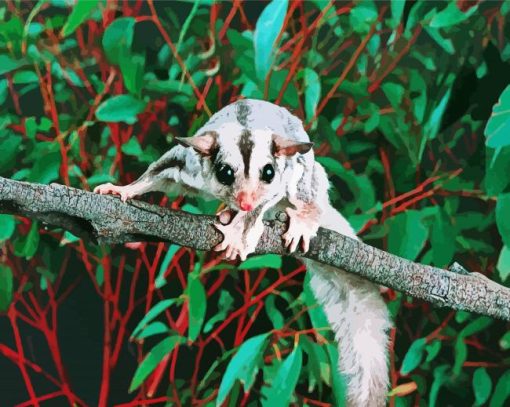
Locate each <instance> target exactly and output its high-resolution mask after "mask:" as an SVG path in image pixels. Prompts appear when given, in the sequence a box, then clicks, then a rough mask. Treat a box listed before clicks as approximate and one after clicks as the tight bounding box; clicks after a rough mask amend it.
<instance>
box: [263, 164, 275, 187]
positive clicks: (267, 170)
mask: <svg viewBox="0 0 510 407" xmlns="http://www.w3.org/2000/svg"><path fill="white" fill-rule="evenodd" d="M273 178H274V168H273V166H272V165H271V164H266V165H265V166H264V168H262V172H261V174H260V179H261V180H262V181H264V182H267V183H268V184H270V183H271V181H272V180H273Z"/></svg>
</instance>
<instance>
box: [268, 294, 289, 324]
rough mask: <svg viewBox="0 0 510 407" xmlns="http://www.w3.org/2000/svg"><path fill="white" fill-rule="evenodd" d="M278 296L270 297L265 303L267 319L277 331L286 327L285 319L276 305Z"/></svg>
mask: <svg viewBox="0 0 510 407" xmlns="http://www.w3.org/2000/svg"><path fill="white" fill-rule="evenodd" d="M275 300H276V296H274V295H270V296H268V297H267V298H266V300H265V301H264V308H265V310H266V314H267V317H268V318H269V319H270V320H271V322H272V323H273V327H274V328H275V329H281V328H282V327H283V326H284V325H285V318H284V317H283V315H282V313H281V312H280V310H279V309H278V308H277V307H276V304H275Z"/></svg>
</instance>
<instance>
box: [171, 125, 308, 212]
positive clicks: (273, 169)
mask: <svg viewBox="0 0 510 407" xmlns="http://www.w3.org/2000/svg"><path fill="white" fill-rule="evenodd" d="M178 141H179V142H180V143H182V144H184V145H186V146H188V147H192V148H193V149H194V150H195V151H196V152H198V153H199V154H200V155H201V156H202V162H203V166H204V170H205V171H204V172H205V176H206V178H207V182H208V189H209V192H210V193H212V194H213V195H214V196H216V197H217V198H218V199H221V200H222V201H223V202H225V203H226V204H228V205H229V206H230V207H232V208H235V209H238V210H242V211H252V210H254V209H256V208H258V207H259V206H261V205H263V204H265V203H267V202H269V201H270V200H272V199H274V198H275V197H278V196H283V194H284V193H285V183H286V180H285V179H283V177H285V176H286V175H285V174H287V173H288V171H287V172H285V171H284V170H285V168H286V166H287V165H289V158H291V157H293V156H295V155H296V154H305V153H307V152H308V151H310V150H311V148H312V145H313V143H310V142H299V141H295V140H290V139H286V138H285V137H284V136H280V135H276V134H274V133H273V132H272V131H271V130H269V129H248V128H246V127H243V126H242V125H240V124H239V123H235V122H233V123H225V124H222V125H221V126H219V127H218V128H217V129H216V130H209V131H205V132H204V133H201V134H198V135H196V136H193V137H187V138H180V139H178Z"/></svg>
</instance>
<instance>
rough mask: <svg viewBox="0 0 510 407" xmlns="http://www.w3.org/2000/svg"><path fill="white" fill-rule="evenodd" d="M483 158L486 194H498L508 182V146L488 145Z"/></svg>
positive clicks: (509, 170) (509, 168)
mask: <svg viewBox="0 0 510 407" xmlns="http://www.w3.org/2000/svg"><path fill="white" fill-rule="evenodd" d="M486 151H487V154H486V158H485V173H486V174H485V180H484V186H485V190H486V191H487V194H488V195H492V196H494V195H498V194H500V193H501V192H503V191H504V189H505V188H506V187H507V185H508V183H509V182H510V146H507V147H501V148H497V149H496V150H495V149H493V148H490V147H488V148H487V149H486Z"/></svg>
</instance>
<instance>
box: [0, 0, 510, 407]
mask: <svg viewBox="0 0 510 407" xmlns="http://www.w3.org/2000/svg"><path fill="white" fill-rule="evenodd" d="M70 3H72V2H70V1H68V0H51V1H40V2H37V3H35V2H32V3H29V2H17V1H13V0H7V1H6V2H5V3H2V4H0V19H1V24H0V104H1V106H2V109H1V111H0V153H1V158H0V175H2V176H6V177H10V178H13V179H17V180H26V181H32V182H40V183H50V182H60V183H64V184H66V185H70V186H74V187H77V188H82V189H92V188H93V187H94V186H96V185H98V184H100V183H104V182H116V183H122V184H125V183H127V182H130V181H132V180H134V179H135V178H136V177H137V176H138V175H140V174H141V173H142V171H143V170H144V169H145V168H146V167H147V165H148V164H149V163H150V162H152V161H153V160H155V159H156V158H157V157H159V156H160V155H161V154H162V153H163V152H164V151H165V150H166V149H167V148H168V145H169V142H170V141H171V140H172V139H173V138H174V137H176V136H184V135H189V134H193V132H194V130H196V129H197V128H198V127H199V126H200V125H202V124H203V123H204V122H205V121H206V120H207V118H208V117H209V115H210V114H211V113H212V112H214V111H216V110H218V109H220V108H221V107H223V106H225V105H226V104H228V103H230V102H232V101H234V100H237V99H238V98H240V97H253V98H263V99H267V100H270V101H273V102H275V103H277V104H281V105H284V106H287V107H288V108H289V109H290V110H292V111H293V112H295V114H297V115H298V116H299V117H301V118H302V119H303V120H304V122H305V124H306V127H307V129H308V130H309V133H310V135H311V138H312V139H313V141H314V142H315V144H316V152H317V155H318V160H319V161H320V162H321V163H322V164H323V165H324V166H325V168H326V169H327V170H328V172H329V174H330V177H331V178H330V179H331V184H332V188H331V199H332V201H333V202H334V204H335V206H336V207H337V208H339V209H341V211H342V212H343V213H344V215H345V216H346V217H347V218H348V219H349V221H350V222H351V223H352V224H353V225H354V227H355V229H356V230H357V231H358V232H359V234H360V236H361V237H362V238H363V239H364V240H365V241H367V242H368V243H370V244H372V245H374V246H377V247H380V248H383V249H385V250H388V251H390V252H392V253H395V254H398V255H401V256H403V257H406V258H409V259H411V260H415V261H419V262H422V263H427V264H433V265H436V266H440V267H446V266H448V265H449V264H451V263H452V261H453V260H454V259H455V260H457V261H459V262H460V263H462V264H463V265H465V266H466V268H468V269H469V270H470V271H479V272H483V273H485V274H487V275H488V276H489V277H490V278H491V279H493V280H496V281H498V282H501V283H504V282H508V275H509V274H510V223H509V222H510V217H509V216H508V213H509V212H510V209H509V207H510V188H509V181H510V138H509V136H508V134H509V129H510V117H509V116H510V115H509V113H508V112H509V111H510V87H509V84H510V63H509V59H510V42H509V37H510V24H509V11H510V3H509V2H508V1H505V2H478V1H463V0H459V1H457V2H433V1H423V0H419V1H413V2H411V1H407V2H404V1H400V0H395V1H391V2H372V1H362V2H345V3H332V2H325V1H318V0H316V1H310V2H287V1H286V0H274V1H273V2H271V3H265V2H234V3H233V4H230V3H216V2H213V1H202V2H195V3H174V2H152V1H150V0H149V1H147V2H142V1H108V2H105V1H99V0H78V1H77V2H76V4H70ZM498 98H499V103H498V104H496V102H497V101H498ZM494 105H495V106H494ZM493 106H494V112H493V113H492V115H491V112H492V109H493ZM147 199H149V200H150V201H152V202H155V203H159V204H162V205H171V206H172V207H173V208H176V209H177V208H182V209H184V210H187V211H191V212H195V213H209V214H211V213H214V212H215V211H216V210H217V209H218V207H219V203H218V202H212V203H211V202H206V201H203V200H202V199H191V198H186V199H185V200H183V199H181V198H179V197H176V196H163V195H161V194H160V195H158V194H152V195H151V196H150V197H148V198H147ZM0 225H1V226H0V241H1V242H2V263H1V265H0V310H1V311H2V316H1V317H0V329H1V337H0V353H1V354H2V357H1V358H0V372H2V373H1V377H2V383H3V384H4V386H2V387H3V388H2V392H1V393H2V395H1V397H2V404H4V403H5V404H4V405H14V404H17V403H22V402H24V401H26V400H28V401H27V403H26V404H23V405H29V404H30V405H34V404H36V402H37V400H39V402H40V403H42V402H43V401H44V400H51V401H49V402H51V403H57V400H58V402H60V403H61V404H62V403H64V404H66V403H67V404H69V405H72V404H73V403H74V405H85V404H87V405H100V406H106V405H113V404H114V403H127V404H122V405H127V406H132V405H133V406H134V405H141V404H143V403H144V400H151V402H154V403H161V404H165V403H168V404H172V405H174V404H175V405H215V404H221V403H222V401H225V404H226V405H230V406H237V405H258V404H263V405H276V404H277V403H279V404H289V403H293V404H299V405H309V406H323V405H340V404H342V400H343V394H344V390H343V382H342V378H341V377H339V376H338V375H337V374H336V373H335V369H334V361H335V360H336V354H335V352H336V347H335V346H334V344H333V342H332V335H331V333H330V331H329V328H328V327H327V324H326V322H325V319H324V316H323V315H322V313H321V311H320V309H319V308H317V306H316V304H315V301H314V299H313V297H312V295H311V292H310V290H309V288H308V286H307V283H306V277H305V273H304V271H305V270H304V267H303V266H302V265H300V264H299V263H298V262H297V260H295V259H293V258H281V257H278V256H274V255H270V256H264V257H253V258H250V259H248V260H247V261H246V262H244V263H242V264H241V265H239V266H237V267H234V266H233V265H229V264H225V263H222V262H221V261H220V259H218V257H217V256H216V255H215V254H213V253H199V252H194V251H192V250H190V249H188V248H185V247H178V246H176V245H166V244H163V243H141V244H139V245H134V246H133V245H132V246H130V247H127V248H125V247H95V246H93V245H91V244H89V243H88V242H83V241H81V240H79V239H78V238H76V237H75V236H73V235H71V234H70V233H69V232H65V231H62V230H56V229H54V228H48V227H46V226H45V225H41V224H38V223H37V222H33V221H31V220H29V219H22V218H15V217H13V216H11V215H0ZM384 296H385V297H386V299H387V302H388V306H389V308H390V311H391V314H392V316H393V318H394V321H395V328H394V329H393V330H392V333H391V335H392V338H393V345H392V348H391V359H390V364H391V393H390V395H391V398H390V402H391V405H397V406H411V405H431V406H434V405H436V406H447V405H473V404H474V405H484V404H488V405H490V406H491V407H496V406H503V405H505V403H508V397H509V395H510V391H509V389H510V370H508V364H509V361H510V359H509V357H510V354H509V353H508V349H509V348H510V331H508V325H506V324H504V323H502V322H500V321H493V320H491V319H489V318H486V317H480V316H476V315H471V314H468V313H466V312H453V311H451V310H448V309H436V308H432V307H431V306H429V305H428V304H426V303H422V302H419V301H416V300H413V299H412V298H408V297H406V296H403V295H402V294H400V293H398V292H394V291H392V290H389V291H387V292H385V293H384ZM6 383H9V386H8V387H9V388H5V384H6ZM59 405H60V404H59Z"/></svg>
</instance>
